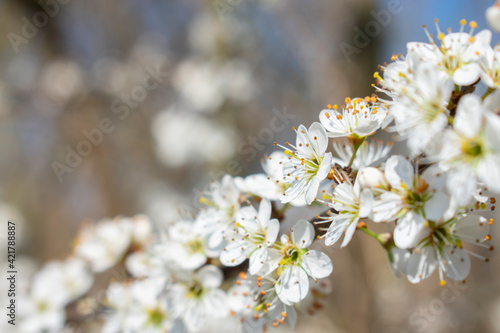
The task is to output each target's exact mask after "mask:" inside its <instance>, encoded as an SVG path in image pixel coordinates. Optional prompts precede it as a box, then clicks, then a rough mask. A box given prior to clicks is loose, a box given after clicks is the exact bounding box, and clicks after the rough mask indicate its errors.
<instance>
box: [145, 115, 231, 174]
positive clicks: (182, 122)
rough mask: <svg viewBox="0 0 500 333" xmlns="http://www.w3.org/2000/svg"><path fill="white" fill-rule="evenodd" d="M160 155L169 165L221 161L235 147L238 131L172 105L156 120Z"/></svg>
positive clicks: (155, 134)
mask: <svg viewBox="0 0 500 333" xmlns="http://www.w3.org/2000/svg"><path fill="white" fill-rule="evenodd" d="M152 131H153V136H154V139H155V142H156V153H157V155H158V158H159V159H160V160H161V161H162V162H163V163H164V164H165V165H166V166H169V167H174V168H177V167H181V166H183V165H185V164H187V163H200V162H208V163H221V162H222V161H226V160H227V159H229V158H230V157H231V156H232V155H233V154H234V153H235V151H236V146H235V142H236V137H237V136H236V134H235V133H234V132H233V131H232V130H230V129H228V128H227V127H226V126H224V125H222V124H219V123H215V122H213V121H211V120H209V119H208V118H205V117H204V116H201V115H195V114H189V113H187V112H179V110H178V109H177V108H174V107H173V108H171V109H168V110H167V111H164V112H161V113H160V114H159V115H158V116H157V117H156V118H155V119H154V121H153V125H152Z"/></svg>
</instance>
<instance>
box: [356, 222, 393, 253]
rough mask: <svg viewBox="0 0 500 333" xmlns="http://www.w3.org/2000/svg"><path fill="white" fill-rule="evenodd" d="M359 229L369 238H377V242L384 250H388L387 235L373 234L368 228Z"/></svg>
mask: <svg viewBox="0 0 500 333" xmlns="http://www.w3.org/2000/svg"><path fill="white" fill-rule="evenodd" d="M358 229H359V230H361V231H363V232H364V233H365V234H367V235H368V236H370V237H373V238H375V239H376V240H377V242H379V243H380V245H382V246H383V247H384V248H387V246H388V245H389V244H388V239H387V236H386V235H385V234H377V233H376V232H373V231H371V230H370V229H368V227H366V226H361V227H359V228H358Z"/></svg>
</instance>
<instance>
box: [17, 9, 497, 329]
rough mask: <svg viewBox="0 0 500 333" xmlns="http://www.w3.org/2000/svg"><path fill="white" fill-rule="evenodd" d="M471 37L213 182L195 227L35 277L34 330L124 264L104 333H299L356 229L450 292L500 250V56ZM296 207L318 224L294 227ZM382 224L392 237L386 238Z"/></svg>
mask: <svg viewBox="0 0 500 333" xmlns="http://www.w3.org/2000/svg"><path fill="white" fill-rule="evenodd" d="M488 15H489V16H492V15H496V14H495V12H493V14H488ZM469 26H470V30H469V31H468V32H466V31H465V27H466V22H465V20H463V21H461V22H460V30H459V31H458V32H455V33H453V32H450V31H449V32H447V33H444V32H442V31H441V30H440V29H439V26H438V25H437V24H436V27H437V37H433V36H432V35H431V34H430V33H429V32H428V31H427V29H426V32H427V35H428V37H429V43H422V42H412V43H408V52H407V54H406V55H405V56H403V55H395V56H393V58H392V62H391V63H390V64H386V65H384V66H382V67H381V73H382V74H379V73H376V74H375V77H376V78H377V85H375V87H376V91H377V93H378V95H377V94H373V95H372V96H366V97H363V98H360V97H356V98H346V99H345V103H344V104H343V105H340V106H339V105H333V106H332V105H328V107H327V108H326V109H325V110H323V111H321V112H319V114H318V120H319V122H314V123H313V124H311V125H310V126H309V127H306V126H304V125H300V126H298V127H297V128H295V127H294V128H293V130H294V131H295V132H296V140H295V143H294V144H293V143H289V142H286V143H285V144H283V145H281V144H277V143H276V144H275V145H276V146H278V147H280V148H281V149H278V150H277V151H275V152H273V153H272V154H270V155H269V156H268V157H266V158H265V159H264V161H263V169H264V172H263V173H258V174H253V175H249V176H247V177H245V178H242V177H232V176H230V175H226V176H224V177H223V178H222V180H221V181H220V182H213V183H212V184H211V185H210V187H209V188H208V190H207V191H205V192H203V193H202V196H201V198H200V203H201V204H202V207H201V208H200V209H199V210H198V211H197V214H196V215H195V216H193V217H192V218H188V219H183V220H179V221H176V222H175V223H173V224H172V225H170V226H169V227H167V228H166V229H162V230H158V231H157V232H156V233H154V234H153V233H152V227H151V225H150V224H149V222H148V221H147V220H146V219H144V218H135V219H119V220H116V221H103V222H101V223H100V224H96V225H88V226H86V227H85V228H84V229H83V230H82V232H81V234H80V235H79V236H78V238H77V241H76V244H75V251H74V253H75V256H76V257H78V258H79V259H78V261H70V262H68V263H64V264H52V266H50V265H49V266H47V267H46V268H45V269H44V270H42V271H41V272H40V273H38V275H37V277H36V278H35V280H34V282H33V286H32V292H31V294H32V298H33V302H37V303H36V304H37V305H33V308H34V309H37V310H30V311H32V312H33V311H35V312H36V311H38V313H37V315H32V316H30V317H29V319H28V320H26V323H25V324H26V325H32V326H34V325H36V327H38V328H40V327H41V328H43V329H46V330H48V331H50V330H51V329H53V328H54V327H55V325H53V326H51V325H52V324H53V323H56V322H57V323H58V324H60V323H61V317H62V316H63V314H62V313H61V309H62V308H63V307H64V306H65V305H66V304H67V303H68V302H71V301H72V300H74V299H75V298H77V297H79V296H80V295H82V294H83V293H84V292H86V290H88V288H89V286H90V282H91V277H90V275H89V274H90V272H102V271H104V270H107V269H109V268H111V267H113V266H114V265H116V264H117V263H119V262H123V263H124V265H125V267H126V269H127V271H128V277H129V278H128V279H125V281H121V282H114V283H113V284H112V285H110V287H109V290H108V293H107V299H106V301H105V302H104V304H103V305H104V306H105V307H107V308H109V309H111V311H110V313H108V314H107V315H106V317H105V319H106V320H105V324H104V328H103V331H104V332H109V333H113V332H165V331H168V332H185V331H189V332H196V331H200V330H201V329H202V328H203V327H204V326H205V325H206V324H207V323H208V322H209V321H210V320H212V319H213V318H216V319H217V318H225V317H230V316H232V317H238V318H239V321H240V323H241V325H243V328H244V331H245V332H260V331H265V330H266V329H267V327H269V326H274V327H276V326H278V325H281V324H283V323H284V322H288V323H289V324H290V325H291V326H292V327H293V326H294V325H295V322H296V320H297V310H299V311H306V312H310V310H311V308H314V309H317V308H320V307H321V306H320V305H321V303H322V300H323V298H324V297H325V295H326V294H328V293H329V291H330V289H331V288H330V282H329V281H328V279H327V278H328V277H329V276H330V275H331V273H332V271H333V264H332V260H331V259H330V257H329V255H328V254H327V253H325V252H323V251H320V250H318V249H314V247H315V244H314V241H315V240H320V241H319V242H323V241H321V240H322V239H323V240H324V244H325V245H326V246H331V245H333V244H335V243H337V242H338V241H339V240H341V239H342V242H341V245H340V246H341V247H345V246H347V245H348V244H349V242H350V241H351V239H352V238H353V236H354V233H355V232H356V230H360V231H361V232H364V233H365V234H367V235H368V236H371V237H373V238H374V239H375V240H377V241H378V242H379V243H380V244H381V245H382V247H383V249H384V250H385V251H387V254H388V258H389V262H390V266H391V268H392V269H393V271H394V272H395V273H396V274H398V275H401V274H403V275H406V276H407V278H408V280H409V281H410V282H412V283H418V282H420V281H422V280H424V279H426V278H428V277H430V276H431V275H432V273H433V272H434V271H436V270H437V271H438V273H439V280H440V283H441V284H442V285H444V284H445V283H446V282H445V281H446V279H451V280H457V281H462V280H465V279H466V277H467V276H468V275H469V273H470V268H471V263H470V256H473V257H476V258H479V259H481V260H484V261H487V260H488V259H487V258H486V257H484V256H483V255H482V254H480V253H478V252H480V251H482V250H481V249H482V248H486V249H487V250H492V249H493V247H492V246H491V245H487V244H483V242H485V241H489V240H490V239H491V236H490V235H489V226H490V225H491V224H492V223H493V220H492V219H488V218H487V217H486V216H485V213H484V211H485V210H486V209H487V208H490V209H491V210H494V204H495V199H494V198H493V197H489V196H488V195H489V192H491V193H492V194H495V193H499V192H500V134H499V133H500V115H499V112H500V90H499V89H498V88H499V86H500V74H499V68H500V57H499V52H500V49H499V48H498V46H496V47H492V46H491V45H490V44H491V32H490V31H488V30H483V31H481V32H479V33H475V28H476V26H477V25H476V23H475V22H470V23H469ZM382 130H385V131H392V132H397V134H398V137H399V138H400V140H399V142H397V143H396V144H398V145H400V146H401V148H403V149H401V150H400V151H405V149H404V148H407V149H406V151H408V154H407V155H390V152H391V148H392V146H393V144H394V143H391V142H387V143H386V142H382V141H380V140H378V139H373V137H374V136H376V134H377V132H379V131H382ZM292 206H293V207H301V206H311V208H312V209H317V210H318V212H319V214H318V215H317V216H316V217H314V218H312V219H311V220H303V219H297V218H296V217H295V216H294V215H293V214H292V213H291V212H292V211H291V210H289V208H290V207H292ZM285 220H286V222H290V221H291V222H292V224H290V225H292V228H287V227H285ZM376 223H385V224H387V225H391V226H393V231H392V232H390V233H383V234H378V233H376V232H374V231H373V229H372V225H374V224H376ZM467 243H470V244H473V246H475V248H471V247H469V245H467ZM72 260H73V259H72ZM75 260H76V259H75ZM58 265H59V266H58ZM66 265H71V266H75V267H77V268H78V269H77V270H75V271H77V272H79V273H78V274H76V275H77V277H74V278H73V277H72V276H67V275H65V274H64V272H66V271H67V269H66V268H65V267H66ZM235 267H238V268H235ZM235 269H238V271H235ZM80 271H81V272H80ZM51 274H55V275H51ZM57 274H59V275H62V276H61V277H59V276H57ZM46 276H50V277H47V278H45V277H46ZM49 278H50V280H51V281H52V282H53V281H58V283H59V284H60V285H64V286H66V284H65V282H64V281H65V280H64V279H65V278H69V279H72V280H71V281H72V283H71V284H70V285H68V287H67V288H62V289H61V293H60V295H59V294H58V295H56V296H57V297H51V298H50V301H51V303H40V302H41V301H44V300H45V301H46V300H47V298H44V294H43V291H42V289H39V288H38V286H39V285H40V284H42V283H43V282H40V281H43V280H44V279H49ZM224 281H226V283H224ZM44 290H47V289H44ZM51 296H54V295H51ZM40 304H43V306H42V305H40ZM41 309H43V311H41ZM35 319H36V320H35ZM32 331H36V330H32Z"/></svg>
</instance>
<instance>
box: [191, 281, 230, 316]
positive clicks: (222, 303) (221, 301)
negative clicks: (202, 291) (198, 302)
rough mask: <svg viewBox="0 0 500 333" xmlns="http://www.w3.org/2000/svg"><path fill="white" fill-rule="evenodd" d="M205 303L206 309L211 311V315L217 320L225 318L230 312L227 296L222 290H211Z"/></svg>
mask: <svg viewBox="0 0 500 333" xmlns="http://www.w3.org/2000/svg"><path fill="white" fill-rule="evenodd" d="M203 302H204V303H205V308H206V309H209V310H210V313H209V315H211V316H213V317H215V318H224V317H225V316H226V315H227V313H228V311H229V309H228V307H227V304H228V299H227V295H226V293H225V292H223V291H222V290H220V289H214V290H210V291H209V292H208V293H207V294H206V295H205V297H204V298H203ZM186 319H187V320H189V318H186Z"/></svg>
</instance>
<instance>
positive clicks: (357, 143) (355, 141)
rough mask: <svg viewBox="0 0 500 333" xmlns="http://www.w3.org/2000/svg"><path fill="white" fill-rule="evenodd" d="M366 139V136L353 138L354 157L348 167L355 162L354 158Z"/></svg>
mask: <svg viewBox="0 0 500 333" xmlns="http://www.w3.org/2000/svg"><path fill="white" fill-rule="evenodd" d="M364 141H365V138H356V139H351V142H352V146H353V150H352V157H351V160H350V161H349V164H348V165H347V167H348V168H349V167H351V166H352V163H353V162H354V158H355V157H356V153H357V152H358V149H359V147H361V145H362V144H363V142H364Z"/></svg>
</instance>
